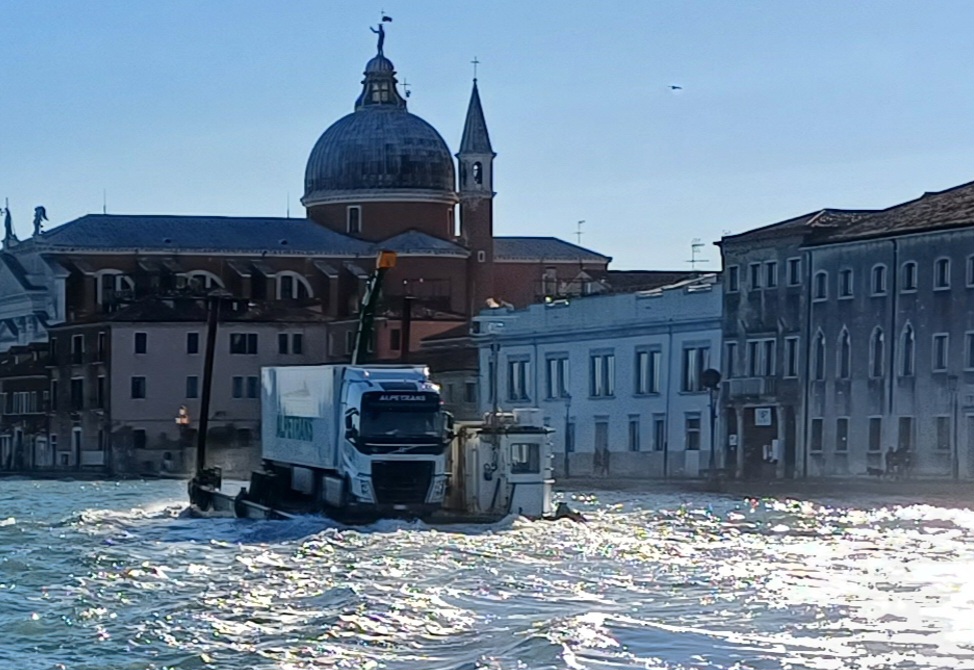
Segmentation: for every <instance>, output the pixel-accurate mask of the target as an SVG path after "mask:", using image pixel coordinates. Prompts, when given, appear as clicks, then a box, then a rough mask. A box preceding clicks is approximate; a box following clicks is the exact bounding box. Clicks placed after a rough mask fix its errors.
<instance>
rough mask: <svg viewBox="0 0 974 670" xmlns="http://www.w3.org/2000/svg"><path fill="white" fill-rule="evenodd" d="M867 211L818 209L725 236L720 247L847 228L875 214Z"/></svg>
mask: <svg viewBox="0 0 974 670" xmlns="http://www.w3.org/2000/svg"><path fill="white" fill-rule="evenodd" d="M874 211H875V210H867V209H818V210H815V211H814V212H809V213H808V214H802V215H801V216H796V217H794V218H791V219H785V220H784V221H779V222H777V223H772V224H769V225H767V226H761V227H760V228H754V229H752V230H748V231H745V232H743V233H738V234H737V235H725V236H724V237H722V238H721V239H720V242H718V244H719V245H724V244H727V243H728V242H730V243H734V244H736V243H739V242H746V243H749V244H750V243H753V242H758V241H763V240H775V239H780V238H782V237H788V236H790V235H805V234H806V233H807V232H809V231H810V230H811V229H812V228H832V227H839V226H847V225H850V224H852V223H853V222H855V221H857V220H858V219H860V218H862V217H864V216H866V215H868V214H870V213H872V212H874Z"/></svg>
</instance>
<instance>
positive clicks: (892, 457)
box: [886, 447, 896, 478]
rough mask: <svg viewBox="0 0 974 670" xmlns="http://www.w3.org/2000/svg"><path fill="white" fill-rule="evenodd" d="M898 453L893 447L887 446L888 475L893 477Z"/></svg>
mask: <svg viewBox="0 0 974 670" xmlns="http://www.w3.org/2000/svg"><path fill="white" fill-rule="evenodd" d="M895 461H896V453H895V452H894V451H893V447H886V476H887V477H890V478H892V477H893V470H894V468H895V467H896V463H895Z"/></svg>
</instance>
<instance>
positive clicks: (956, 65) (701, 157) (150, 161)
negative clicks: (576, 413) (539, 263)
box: [0, 0, 974, 270]
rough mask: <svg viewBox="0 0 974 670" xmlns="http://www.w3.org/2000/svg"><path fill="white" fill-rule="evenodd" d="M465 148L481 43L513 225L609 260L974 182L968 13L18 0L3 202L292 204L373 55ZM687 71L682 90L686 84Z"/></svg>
mask: <svg viewBox="0 0 974 670" xmlns="http://www.w3.org/2000/svg"><path fill="white" fill-rule="evenodd" d="M383 10H384V11H385V12H386V14H388V15H389V16H391V17H393V19H394V20H393V22H392V23H391V24H388V23H387V24H386V28H387V35H386V41H385V54H386V56H388V57H389V58H390V59H391V60H392V61H393V62H394V63H395V65H396V68H397V71H398V73H399V74H398V76H399V80H400V83H402V81H403V80H406V81H408V83H409V88H410V92H411V96H410V98H409V109H410V111H411V112H413V113H414V114H418V115H419V116H421V117H423V118H425V119H426V120H427V121H429V122H430V123H431V124H433V126H434V127H436V128H437V129H438V130H439V131H440V133H441V135H443V137H444V139H445V140H446V142H447V144H448V146H449V147H450V148H451V150H452V151H454V152H455V151H456V150H457V148H458V144H459V140H460V134H461V131H462V127H463V120H464V114H465V112H466V107H467V102H468V100H469V96H470V87H471V80H472V77H473V65H472V64H471V63H470V61H471V60H473V59H474V58H475V57H476V59H477V60H479V61H480V64H479V66H478V72H477V75H478V86H479V89H480V94H481V99H482V101H483V106H484V113H485V116H486V119H487V124H488V128H489V130H490V134H491V140H492V143H493V146H494V150H495V151H496V152H497V154H498V156H497V158H496V160H495V164H494V179H495V184H494V186H495V190H496V192H497V197H496V199H495V209H494V229H495V233H496V234H498V235H555V236H558V237H561V238H563V239H566V240H569V241H573V242H574V241H577V240H578V238H577V237H576V235H575V233H576V231H577V230H578V226H577V222H578V221H584V222H585V223H584V224H583V225H582V227H581V230H582V236H581V244H582V245H583V246H585V247H588V248H591V249H594V250H596V251H599V252H601V253H604V254H606V255H609V256H611V257H613V259H614V260H613V263H612V265H611V266H610V267H612V268H615V269H667V270H676V269H686V268H689V267H690V264H689V262H688V261H689V260H690V259H691V244H692V243H693V242H694V240H699V241H700V242H701V243H702V246H701V247H699V251H698V255H697V258H698V259H699V260H701V261H703V262H702V263H701V264H699V265H698V266H697V267H698V268H710V269H717V268H718V267H719V262H720V260H719V252H718V250H717V249H716V247H714V246H713V244H712V242H714V241H715V240H718V239H719V238H720V237H721V235H724V234H728V233H737V232H742V231H744V230H748V229H750V228H754V227H758V226H761V225H766V224H769V223H773V222H775V221H780V220H783V219H787V218H790V217H792V216H796V215H798V214H802V213H805V212H808V211H812V210H815V209H818V208H822V207H840V208H843V207H844V208H879V207H887V206H890V205H893V204H896V203H898V202H902V201H905V200H910V199H912V198H915V197H918V196H920V195H921V194H922V193H923V192H925V191H935V190H940V189H943V188H948V187H950V186H955V185H958V184H961V183H964V182H968V181H972V180H974V74H972V73H974V65H972V63H974V39H971V36H970V27H971V26H972V25H974V3H971V2H966V1H950V0H938V2H933V3H931V2H920V1H919V0H917V1H914V2H902V1H899V0H883V1H878V0H875V1H872V0H864V1H860V2H854V3H853V2H848V1H847V0H843V1H831V0H814V1H811V0H809V1H801V0H794V1H789V2H781V1H780V0H750V1H749V0H736V1H734V2H727V1H726V0H708V1H704V0H682V1H680V2H676V1H675V0H673V1H668V2H660V1H655V0H632V1H629V2H627V1H623V0H615V1H606V2H581V1H578V0H560V1H559V2H525V1H524V0H490V1H487V0H479V1H476V2H470V1H463V2H460V1H457V0H442V1H435V2H434V1H433V0H408V1H406V0H381V1H380V2H370V1H366V0H361V1H356V2H337V1H324V0H317V1H315V2H310V1H302V0H287V1H285V2H273V1H270V0H264V1H260V2H258V1H254V0H233V1H232V2H231V1H230V0H166V1H165V2H149V1H145V2H131V0H87V1H86V2H83V3H80V2H71V1H69V0H62V1H59V2H52V1H49V0H31V2H23V1H22V0H0V25H2V26H3V31H2V37H0V198H9V202H10V209H11V212H12V213H13V218H14V223H15V227H16V230H17V232H18V234H19V235H20V236H21V237H22V238H23V237H25V236H27V235H29V234H30V231H31V219H32V213H33V209H34V207H35V206H37V205H43V206H45V207H46V209H47V212H48V216H49V217H50V219H51V222H50V224H47V225H48V226H49V227H50V226H53V225H57V224H60V223H64V222H67V221H70V220H72V219H74V218H77V217H79V216H82V215H84V214H87V213H93V212H100V211H102V208H103V205H105V206H106V208H107V211H108V212H109V213H115V214H199V215H227V216H238V215H239V216H247V215H254V216H284V215H285V213H286V212H287V211H288V203H290V212H291V215H292V216H300V215H302V213H303V208H302V207H301V205H300V198H301V195H302V188H303V179H304V168H305V163H306V161H307V157H308V154H309V152H310V151H311V148H312V146H313V145H314V143H315V141H316V140H317V138H318V137H319V136H320V135H321V133H322V132H324V130H325V129H326V128H327V127H328V126H329V125H330V124H331V123H332V122H334V121H335V120H337V119H338V118H340V117H341V116H343V115H345V114H347V113H349V112H351V111H352V108H353V104H354V101H355V98H356V97H357V96H358V93H359V91H360V82H361V79H362V70H363V69H364V65H365V63H366V61H367V60H368V59H369V58H371V57H372V56H373V55H374V53H375V36H374V35H373V34H372V33H371V32H370V31H369V26H370V25H376V24H377V23H378V20H379V17H380V15H381V14H380V12H381V11H383ZM671 85H678V86H681V87H682V89H681V90H674V89H671V88H670V86H671Z"/></svg>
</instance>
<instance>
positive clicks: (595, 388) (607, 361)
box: [589, 353, 616, 398]
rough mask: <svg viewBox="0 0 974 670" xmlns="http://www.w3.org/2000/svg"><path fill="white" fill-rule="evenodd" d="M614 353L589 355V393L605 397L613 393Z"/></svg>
mask: <svg viewBox="0 0 974 670" xmlns="http://www.w3.org/2000/svg"><path fill="white" fill-rule="evenodd" d="M615 367H616V357H615V354H610V353H605V354H592V355H591V356H589V395H590V396H592V397H595V398H605V397H609V396H613V395H615Z"/></svg>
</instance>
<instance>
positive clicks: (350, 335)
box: [345, 330, 355, 354]
mask: <svg viewBox="0 0 974 670" xmlns="http://www.w3.org/2000/svg"><path fill="white" fill-rule="evenodd" d="M354 349H355V332H354V331H351V330H349V331H346V332H345V353H346V354H350V353H352V351H353V350H354Z"/></svg>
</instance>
